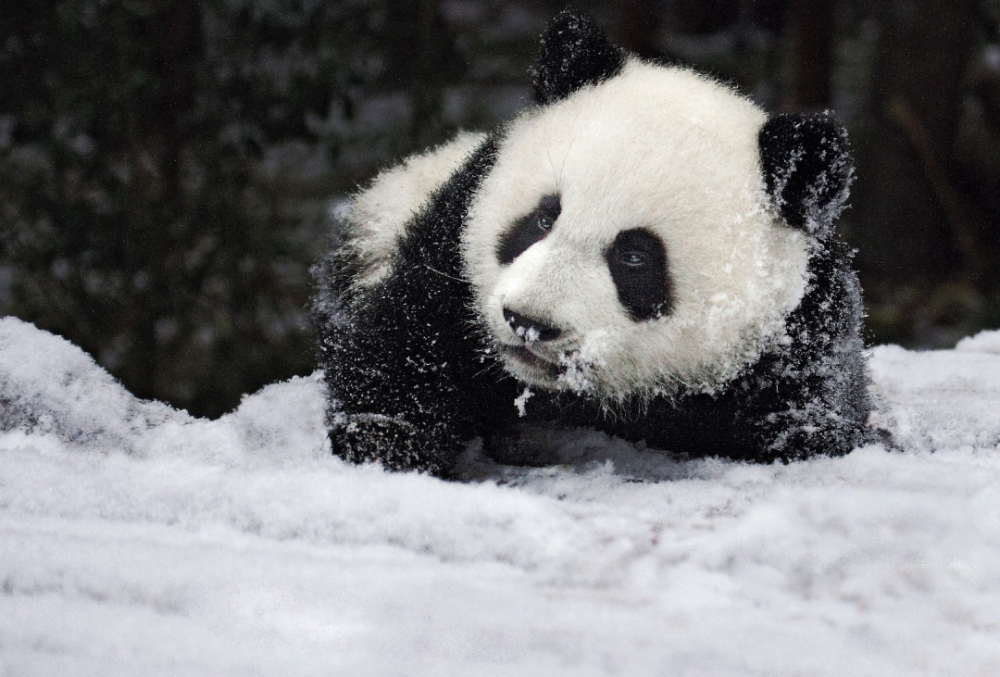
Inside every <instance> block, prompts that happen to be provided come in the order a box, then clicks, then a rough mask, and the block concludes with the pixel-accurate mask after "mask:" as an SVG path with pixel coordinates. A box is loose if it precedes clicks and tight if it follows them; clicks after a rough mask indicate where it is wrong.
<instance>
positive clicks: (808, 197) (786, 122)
mask: <svg viewBox="0 0 1000 677" xmlns="http://www.w3.org/2000/svg"><path fill="white" fill-rule="evenodd" d="M757 141H758V144H759V146H760V161H761V165H762V166H763V170H764V180H765V182H766V185H767V192H768V194H769V195H770V196H771V199H772V200H773V201H774V206H775V208H776V209H778V210H779V212H780V213H781V217H782V218H783V219H784V220H785V222H786V223H788V225H790V226H793V227H795V228H801V229H802V230H804V231H806V232H807V233H809V234H810V235H816V236H819V237H825V236H826V235H828V234H830V233H832V232H833V221H834V219H835V218H837V215H838V214H840V210H841V209H843V207H844V203H845V202H846V201H847V195H848V192H849V189H850V187H851V181H852V180H853V179H854V165H853V163H852V162H851V156H850V154H849V152H848V147H847V132H846V131H845V130H844V128H843V127H841V126H840V125H838V124H837V123H836V122H834V120H833V119H832V118H831V117H830V116H829V115H826V114H819V115H797V114H795V115H793V114H788V115H778V116H776V117H773V118H771V119H770V120H768V121H767V122H766V123H765V124H764V127H763V128H762V129H761V130H760V134H759V135H758V137H757Z"/></svg>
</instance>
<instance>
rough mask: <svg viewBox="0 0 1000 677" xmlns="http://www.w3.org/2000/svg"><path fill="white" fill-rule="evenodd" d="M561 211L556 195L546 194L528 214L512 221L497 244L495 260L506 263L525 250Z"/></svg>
mask: <svg viewBox="0 0 1000 677" xmlns="http://www.w3.org/2000/svg"><path fill="white" fill-rule="evenodd" d="M561 212H562V204H561V203H560V202H559V196H558V195H546V196H545V197H543V198H542V199H541V200H539V201H538V206H537V207H535V208H534V209H533V210H532V211H531V213H530V214H528V215H526V216H522V217H521V218H519V219H518V220H517V221H515V222H514V226H513V227H512V228H511V229H510V230H508V231H507V232H506V233H504V235H503V237H502V238H500V243H499V245H498V246H497V260H498V261H500V264H501V265H504V266H506V265H508V264H510V263H512V262H513V261H514V259H516V258H517V257H518V256H520V255H521V254H523V253H524V252H525V250H526V249H527V248H528V247H530V246H531V245H533V244H535V243H536V242H538V241H539V240H542V239H543V238H544V237H545V236H546V235H548V234H549V232H550V231H551V230H552V225H553V224H554V223H555V222H556V219H558V218H559V214H560V213H561Z"/></svg>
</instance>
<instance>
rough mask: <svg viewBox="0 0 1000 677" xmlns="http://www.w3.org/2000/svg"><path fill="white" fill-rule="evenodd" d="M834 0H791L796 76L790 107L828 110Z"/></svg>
mask: <svg viewBox="0 0 1000 677" xmlns="http://www.w3.org/2000/svg"><path fill="white" fill-rule="evenodd" d="M836 4H837V3H836V2H833V0H798V1H797V2H793V3H791V6H790V10H791V27H790V28H791V38H792V45H793V46H792V55H793V64H794V75H793V79H792V86H791V91H790V92H789V96H788V97H786V101H785V104H784V106H783V108H785V109H786V110H795V111H802V110H824V109H826V108H828V107H829V106H830V102H831V101H830V99H831V97H830V89H831V76H832V74H833V37H834V35H833V34H834V10H835V8H836Z"/></svg>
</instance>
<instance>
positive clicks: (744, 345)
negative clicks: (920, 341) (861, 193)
mask: <svg viewBox="0 0 1000 677" xmlns="http://www.w3.org/2000/svg"><path fill="white" fill-rule="evenodd" d="M532 75H533V79H534V87H535V97H536V103H537V105H536V106H533V107H532V108H531V109H529V110H528V111H526V112H525V113H523V114H522V115H521V116H520V117H518V118H517V119H515V120H514V121H513V122H512V123H510V124H509V125H508V126H507V127H506V128H505V130H504V132H503V134H502V136H501V139H500V141H499V145H498V149H497V154H496V162H495V164H494V166H493V168H492V169H491V171H490V173H489V174H488V175H487V176H486V177H485V178H484V179H483V182H482V183H481V185H480V187H479V189H478V192H477V194H476V195H475V197H474V198H473V201H472V204H471V206H470V209H469V214H468V220H467V227H466V229H465V231H464V234H463V243H462V245H463V253H464V261H465V265H466V270H465V273H466V275H467V277H468V279H469V280H470V281H471V283H472V286H473V290H474V298H475V305H476V312H477V313H478V315H479V317H480V320H481V322H482V323H483V325H484V326H485V327H486V328H487V330H488V332H489V335H490V338H491V342H490V343H491V349H492V350H496V351H498V352H499V356H500V357H501V358H502V360H503V363H504V366H505V367H506V369H507V370H508V371H509V372H510V373H511V374H513V375H514V376H515V377H517V378H518V379H520V380H521V381H524V382H525V383H527V384H529V385H532V386H536V387H540V388H545V389H550V390H575V391H584V392H587V393H590V394H593V395H596V396H598V397H600V398H601V399H603V400H605V401H608V400H611V401H613V400H616V399H621V398H624V397H627V396H632V395H636V394H639V395H651V394H656V393H668V394H669V393H672V392H677V391H678V390H679V389H680V388H688V389H695V390H698V391H705V392H712V391H715V390H717V389H718V388H719V387H720V386H722V385H723V384H725V383H726V382H728V381H729V380H731V379H732V378H734V377H735V376H737V375H738V374H739V373H740V372H741V370H743V369H744V368H745V367H746V366H747V365H748V364H750V363H751V362H752V361H754V360H755V359H756V358H757V356H759V355H760V353H761V351H763V350H765V349H766V348H768V347H769V346H773V345H775V344H776V343H777V342H781V341H782V340H783V339H785V340H787V337H785V319H786V318H787V316H788V315H789V313H791V312H792V311H793V310H794V309H795V308H796V307H797V306H798V304H799V302H800V301H801V299H802V297H803V295H804V293H805V291H806V289H807V286H808V285H809V284H810V278H809V276H810V272H809V259H810V257H811V256H813V255H814V254H815V252H816V250H817V248H819V247H822V246H823V242H824V241H825V240H826V239H827V238H828V237H830V236H831V230H832V221H833V219H834V217H835V216H836V214H837V212H838V211H839V209H840V208H841V206H842V204H843V202H844V199H845V198H846V193H847V188H848V184H849V183H850V178H851V172H852V170H851V165H850V161H849V158H848V156H847V154H846V139H845V137H844V134H843V132H842V131H841V130H840V129H839V128H838V127H836V126H835V125H834V124H833V123H832V122H831V121H830V120H829V119H828V118H826V117H825V116H815V117H804V116H779V117H775V118H772V119H768V118H767V116H766V115H765V114H764V113H763V112H762V111H761V110H760V109H759V108H758V107H757V106H756V105H754V104H753V103H752V102H751V101H749V100H748V99H746V98H744V97H742V96H740V95H739V94H737V93H736V92H734V91H733V90H731V89H730V88H728V87H726V86H724V85H722V84H720V83H718V82H715V81H713V80H711V79H709V78H707V77H705V76H702V75H699V74H696V73H694V72H692V71H689V70H685V69H682V68H676V67H668V66H661V65H654V64H650V63H646V62H643V61H641V60H639V59H637V58H633V57H631V56H629V55H627V54H625V53H624V52H622V51H621V50H619V49H618V48H616V47H614V46H613V45H611V44H610V43H609V42H608V41H607V39H606V38H605V36H604V35H603V34H602V33H601V32H600V31H599V30H598V29H597V28H596V27H595V26H594V25H593V24H592V23H591V22H590V21H589V20H587V19H586V18H585V17H582V16H580V15H577V14H575V13H573V12H569V11H567V12H564V13H562V14H560V15H559V16H558V17H556V19H555V20H554V21H553V23H552V24H551V25H550V26H549V28H548V29H547V30H546V32H545V34H544V35H543V37H542V42H541V49H540V52H539V56H538V59H537V61H536V63H535V65H534V67H533V69H532Z"/></svg>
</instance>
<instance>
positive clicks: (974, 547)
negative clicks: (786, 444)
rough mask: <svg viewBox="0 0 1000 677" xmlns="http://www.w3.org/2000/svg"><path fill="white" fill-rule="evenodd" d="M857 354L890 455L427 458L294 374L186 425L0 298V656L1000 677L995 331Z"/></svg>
mask: <svg viewBox="0 0 1000 677" xmlns="http://www.w3.org/2000/svg"><path fill="white" fill-rule="evenodd" d="M871 366H872V373H873V377H874V380H875V386H874V387H875V389H876V391H877V394H878V396H879V397H880V399H881V401H882V412H881V413H880V414H879V416H880V422H881V423H882V424H884V425H886V426H888V427H889V428H890V429H891V430H893V431H894V433H895V434H896V438H897V442H898V443H899V444H900V446H901V447H902V448H903V449H905V451H903V452H900V451H891V450H887V449H886V448H884V447H882V446H879V445H873V446H870V447H866V448H863V449H859V450H857V451H855V452H854V453H852V454H850V455H849V456H847V457H844V458H838V459H827V458H821V459H815V460H812V461H809V462H803V463H795V464H791V465H775V466H750V465H741V464H738V463H732V462H722V461H717V460H700V461H684V460H678V459H673V458H670V457H669V456H666V455H663V454H660V453H656V452H652V451H645V450H642V449H637V448H636V447H633V446H632V445H629V444H626V443H623V442H621V441H617V440H613V439H609V438H607V437H605V436H602V435H600V434H596V433H593V432H587V431H577V432H571V433H561V434H558V435H554V436H553V437H552V439H551V440H550V443H551V444H552V445H553V446H554V447H555V448H556V449H557V450H558V453H559V454H560V457H561V458H562V460H563V461H564V462H563V463H562V464H561V465H559V466H556V467H548V468H536V469H518V468H505V467H499V466H496V465H493V464H491V463H489V462H487V461H486V460H484V459H483V458H481V457H479V456H478V455H477V454H476V453H475V449H472V450H470V453H469V457H468V459H467V462H466V466H465V471H466V474H467V476H468V479H469V480H470V481H469V482H467V483H446V482H441V481H438V480H434V479H431V478H429V477H425V476H418V475H399V474H397V475H393V474H387V473H384V472H382V471H381V470H380V469H377V468H374V467H352V466H348V465H346V464H344V463H342V462H340V461H339V460H336V459H334V458H333V457H331V456H329V455H328V453H327V452H326V451H325V450H324V435H323V428H322V418H323V412H322V387H321V381H320V379H319V378H318V377H317V376H316V375H314V376H312V377H309V378H303V379H293V380H292V381H289V382H286V383H279V384H275V385H272V386H269V387H268V388H265V389H264V390H262V391H261V392H259V393H257V394H255V395H253V396H250V397H247V398H246V399H245V400H244V401H243V403H242V405H241V406H240V407H239V409H238V410H237V411H235V412H234V413H232V414H230V415H228V416H225V417H223V418H222V419H220V420H217V421H206V420H198V419H194V418H191V417H188V416H187V415H185V414H183V413H180V412H177V411H175V410H172V409H170V408H169V407H167V406H165V405H162V404H158V403H150V402H140V401H137V400H135V399H134V398H132V397H131V396H130V395H129V394H128V393H127V392H125V391H124V390H123V389H122V388H121V387H120V386H119V385H118V384H117V383H116V382H115V381H114V380H113V379H112V378H111V377H110V376H108V375H107V374H106V373H105V372H103V371H102V370H101V369H100V368H99V367H97V366H96V365H95V364H94V363H93V362H92V361H91V360H90V358H88V357H87V356H86V355H85V354H83V353H82V352H81V351H79V350H78V349H77V348H75V347H74V346H72V345H71V344H69V343H67V342H66V341H64V340H62V339H60V338H58V337H55V336H52V335H50V334H46V333H44V332H41V331H39V330H37V329H35V328H34V327H32V326H31V325H28V324H25V323H23V322H20V321H18V320H15V319H12V318H8V319H4V320H0V430H4V431H5V432H0V675H102V676H103V675H213V676H214V675H276V674H282V675H288V676H293V675H338V674H344V675H563V674H565V675H615V674H618V675H629V676H631V675H670V676H683V675H697V676H699V677H702V676H713V675H740V676H744V675H766V676H768V677H771V676H784V675H789V676H790V675H831V676H833V675H836V676H838V677H839V676H843V675H853V676H856V675H893V676H898V675H961V676H963V677H968V676H970V675H997V674H1000V332H989V333H984V334H980V335H979V336H977V337H975V338H973V339H967V340H966V341H964V342H963V343H961V344H960V345H959V346H958V348H956V349H955V350H951V351H937V352H927V353H913V352H907V351H905V350H903V349H901V348H898V347H893V346H885V347H879V348H876V349H875V350H874V354H873V359H872V362H871ZM512 406H513V403H512Z"/></svg>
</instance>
